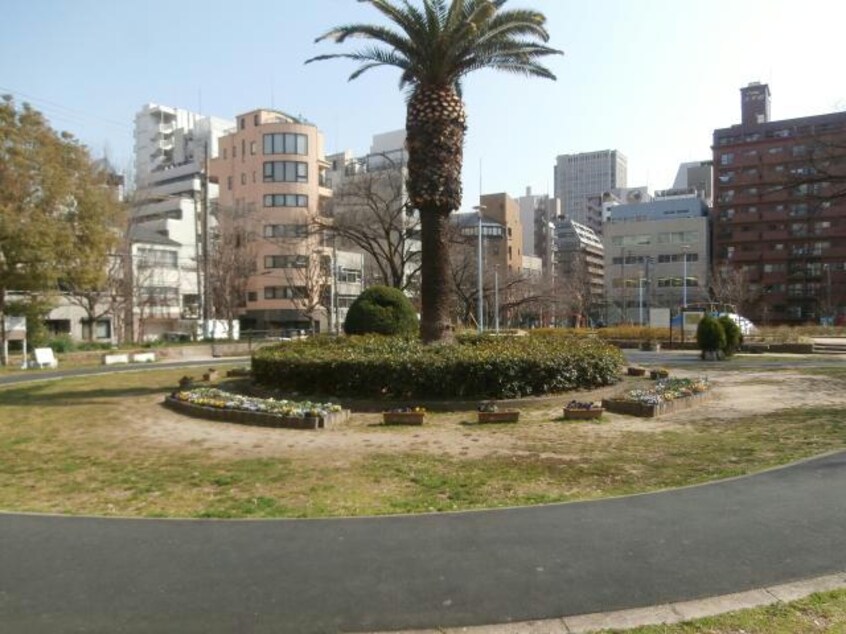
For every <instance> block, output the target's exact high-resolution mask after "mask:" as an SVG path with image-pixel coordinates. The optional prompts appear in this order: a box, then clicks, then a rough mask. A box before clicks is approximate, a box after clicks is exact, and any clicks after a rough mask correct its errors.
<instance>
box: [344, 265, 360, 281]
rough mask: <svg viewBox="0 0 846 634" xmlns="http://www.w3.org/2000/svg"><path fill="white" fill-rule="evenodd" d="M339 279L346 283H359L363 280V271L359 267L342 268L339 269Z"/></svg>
mask: <svg viewBox="0 0 846 634" xmlns="http://www.w3.org/2000/svg"><path fill="white" fill-rule="evenodd" d="M338 281H339V282H343V283H345V284H357V283H359V282H361V271H360V270H358V269H347V268H341V270H340V271H338Z"/></svg>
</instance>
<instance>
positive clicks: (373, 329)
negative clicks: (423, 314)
mask: <svg viewBox="0 0 846 634" xmlns="http://www.w3.org/2000/svg"><path fill="white" fill-rule="evenodd" d="M417 331H418V325H417V313H416V312H415V311H414V306H412V305H411V302H410V301H409V299H408V298H407V297H406V296H405V295H404V294H403V292H402V291H400V290H399V289H396V288H391V287H390V286H371V287H370V288H368V289H366V290H365V291H364V292H363V293H361V295H359V296H358V297H357V298H356V300H355V301H354V302H353V304H352V306H350V310H349V312H348V313H347V318H346V320H345V321H344V332H345V333H347V334H348V335H367V334H377V335H405V336H413V335H416V334H417Z"/></svg>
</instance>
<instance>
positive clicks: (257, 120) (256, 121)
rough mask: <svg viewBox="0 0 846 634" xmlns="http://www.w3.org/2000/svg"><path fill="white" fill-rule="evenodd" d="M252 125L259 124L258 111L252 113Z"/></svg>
mask: <svg viewBox="0 0 846 634" xmlns="http://www.w3.org/2000/svg"><path fill="white" fill-rule="evenodd" d="M253 125H254V126H257V125H259V116H258V113H256V114H254V115H253Z"/></svg>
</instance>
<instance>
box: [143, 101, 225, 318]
mask: <svg viewBox="0 0 846 634" xmlns="http://www.w3.org/2000/svg"><path fill="white" fill-rule="evenodd" d="M234 126H235V122H234V121H231V120H227V119H221V118H218V117H210V116H205V115H201V114H198V113H195V112H190V111H188V110H183V109H181V108H172V107H170V106H163V105H158V104H152V103H151V104H146V105H145V106H144V107H143V108H142V109H141V110H140V111H139V112H138V113H137V114H136V115H135V194H134V198H133V200H131V201H130V203H131V218H130V220H131V223H132V226H133V227H137V228H139V229H142V230H143V233H144V235H145V236H149V235H150V234H158V235H159V236H162V237H164V238H166V239H167V240H168V241H169V245H168V246H169V248H171V247H172V248H177V250H178V252H179V253H178V257H177V261H178V262H179V268H180V271H181V275H180V276H179V280H178V282H179V283H178V286H177V287H176V292H175V294H171V293H170V290H173V289H172V288H171V289H170V290H169V291H168V294H167V301H168V302H172V301H175V302H176V305H175V307H174V311H175V312H178V313H179V314H182V315H188V314H191V315H194V317H193V319H200V318H201V317H202V316H203V312H204V311H203V306H202V302H203V299H204V298H203V293H202V289H203V277H202V275H203V266H202V259H203V257H204V255H203V244H204V238H203V235H204V214H203V211H204V210H206V209H208V208H209V206H210V205H211V201H212V200H214V199H215V198H217V194H218V192H217V185H216V184H215V183H212V182H209V181H208V179H207V174H206V163H207V159H213V158H214V157H216V156H217V152H218V140H219V138H220V137H221V136H222V135H223V134H224V133H225V132H226V131H227V130H229V129H231V128H233V127H234ZM205 220H208V217H207V216H206V218H205ZM139 248H141V249H146V248H147V246H144V245H141V246H140V247H139ZM180 327H181V328H182V327H184V328H185V332H189V331H190V332H191V333H193V332H194V330H195V328H194V325H192V324H183V325H182V326H180Z"/></svg>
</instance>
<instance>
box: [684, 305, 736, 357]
mask: <svg viewBox="0 0 846 634" xmlns="http://www.w3.org/2000/svg"><path fill="white" fill-rule="evenodd" d="M696 343H697V345H698V346H699V349H700V350H701V351H702V354H703V356H704V355H705V353H706V352H712V353H713V352H716V353H721V354H722V355H724V356H726V357H730V356H732V355H733V354H734V353H735V352H737V351H738V350H740V346H741V344H742V343H743V333H742V332H741V331H740V326H738V325H737V324H736V323H734V321H733V320H732V319H731V317H729V316H728V315H722V316H721V317H713V316H711V315H705V316H704V317H703V318H702V320H701V321H700V322H699V326H698V327H697V328H696Z"/></svg>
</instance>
